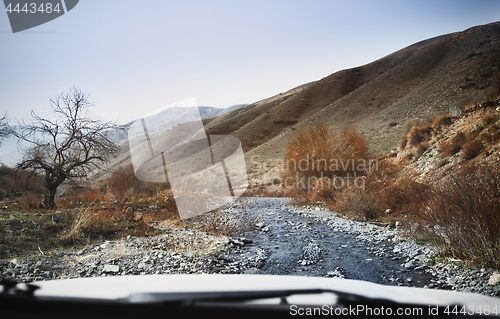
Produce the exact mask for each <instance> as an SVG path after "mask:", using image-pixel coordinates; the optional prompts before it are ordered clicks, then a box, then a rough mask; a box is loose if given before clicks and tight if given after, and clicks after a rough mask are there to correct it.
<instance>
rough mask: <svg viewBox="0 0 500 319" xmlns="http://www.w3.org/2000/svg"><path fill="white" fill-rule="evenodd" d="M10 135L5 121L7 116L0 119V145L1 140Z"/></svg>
mask: <svg viewBox="0 0 500 319" xmlns="http://www.w3.org/2000/svg"><path fill="white" fill-rule="evenodd" d="M9 135H10V128H9V124H8V121H7V114H4V116H2V117H0V144H2V140H3V139H4V138H6V137H7V136H9Z"/></svg>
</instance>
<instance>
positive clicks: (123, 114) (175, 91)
mask: <svg viewBox="0 0 500 319" xmlns="http://www.w3.org/2000/svg"><path fill="white" fill-rule="evenodd" d="M2 11H3V10H2ZM499 17H500V1H496V0H493V1H485V0H474V1H459V0H454V1H437V0H432V1H426V0H419V1H376V0H371V1H356V0H350V1H334V0H325V1H320V0H310V1H293V0H285V1H277V0H265V1H260V0H251V1H219V0H210V1H207V0H204V1H190V0H183V1H167V0H158V1H157V0H147V1H130V0H80V2H79V3H78V5H77V6H76V7H75V8H73V9H72V10H71V11H70V12H68V13H66V14H65V15H63V16H61V17H59V18H57V19H55V20H52V21H50V22H48V23H45V24H43V25H40V26H37V27H35V28H32V29H29V30H26V31H22V32H18V33H12V31H11V29H10V24H9V20H8V17H7V13H6V12H0V46H1V49H0V114H3V113H4V112H5V111H6V112H7V114H8V116H9V119H10V120H11V124H12V123H14V124H15V122H16V121H17V120H26V121H29V120H30V113H31V111H32V110H34V111H35V112H36V113H37V114H40V115H42V116H44V115H48V114H50V113H49V111H50V104H49V99H50V98H51V97H54V96H55V95H57V94H60V93H64V92H68V91H69V89H70V88H71V87H77V88H79V89H81V90H82V91H84V92H86V93H88V94H89V100H90V101H92V102H94V103H95V106H94V107H93V108H92V109H91V111H92V113H93V114H94V115H95V116H96V117H99V118H101V119H103V120H106V121H114V120H117V121H119V122H122V123H125V122H128V121H131V120H135V119H139V118H141V117H142V116H143V115H145V114H147V113H151V112H154V111H155V110H156V109H159V108H162V107H164V106H165V105H168V104H171V103H174V102H177V101H181V100H185V99H188V98H192V97H194V98H196V100H197V103H198V105H203V106H213V107H228V106H231V105H235V104H241V103H252V102H256V101H258V100H261V99H264V98H267V97H270V96H273V95H275V94H278V93H280V92H285V91H287V90H289V89H292V88H294V87H296V86H299V85H301V84H304V83H308V82H311V81H315V80H319V79H321V78H323V77H325V76H328V75H329V74H331V73H334V72H336V71H339V70H342V69H346V68H352V67H356V66H359V65H363V64H366V63H369V62H371V61H374V60H377V59H379V58H381V57H383V56H385V55H387V54H390V53H392V52H394V51H397V50H399V49H401V48H403V47H406V46H408V45H411V44H413V43H415V42H418V41H421V40H424V39H428V38H431V37H435V36H439V35H442V34H446V33H451V32H458V31H463V30H465V29H467V28H470V27H473V26H476V25H482V24H487V23H491V22H495V21H497V20H500V18H499ZM0 152H2V150H1V149H0Z"/></svg>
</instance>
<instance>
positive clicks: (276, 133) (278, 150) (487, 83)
mask: <svg viewBox="0 0 500 319" xmlns="http://www.w3.org/2000/svg"><path fill="white" fill-rule="evenodd" d="M499 65H500V22H496V23H492V24H488V25H484V26H478V27H473V28H470V29H468V30H465V31H463V32H457V33H452V34H448V35H443V36H439V37H435V38H432V39H428V40H424V41H421V42H418V43H415V44H413V45H410V46H408V47H406V48H404V49H401V50H399V51H397V52H394V53H392V54H390V55H387V56H385V57H383V58H381V59H379V60H376V61H374V62H372V63H369V64H367V65H363V66H359V67H356V68H353V69H348V70H342V71H339V72H336V73H333V74H331V75H329V76H327V77H325V78H323V79H320V80H318V81H315V82H311V83H307V84H304V85H302V86H299V87H297V88H294V89H291V90H289V91H287V92H283V93H280V94H278V95H275V96H273V97H270V98H267V99H265V100H262V101H259V102H256V103H253V104H250V105H247V106H244V107H241V108H238V109H235V110H232V111H230V112H227V113H225V114H222V115H220V116H218V117H216V118H212V119H208V120H205V121H204V122H205V129H206V131H207V133H208V134H211V135H217V134H223V135H227V134H229V135H234V136H236V137H238V138H239V139H240V140H241V142H242V145H243V149H244V151H245V154H246V158H247V168H248V173H249V177H250V179H251V185H261V184H267V183H270V182H271V181H272V179H273V178H275V177H279V176H280V172H279V170H280V169H281V167H280V165H279V162H280V160H281V158H282V155H283V151H284V149H285V147H286V144H287V143H288V141H290V139H291V138H292V137H293V136H294V135H295V134H297V133H298V132H301V131H303V130H305V129H308V128H309V127H310V126H311V125H315V124H319V123H324V124H326V125H327V126H329V127H330V128H331V129H333V130H334V131H340V130H343V129H344V128H346V127H348V126H355V127H356V128H357V130H358V132H360V133H361V134H364V135H365V136H366V138H367V140H368V142H369V145H370V148H371V150H372V151H375V152H386V151H388V150H389V149H391V148H394V147H395V146H396V145H397V143H398V141H399V140H400V139H401V136H403V135H404V134H406V130H407V129H408V128H407V127H408V125H407V124H408V123H409V122H413V121H414V120H415V119H425V118H427V117H433V116H434V115H436V114H438V113H444V112H447V111H448V109H449V106H450V105H453V106H455V107H458V108H461V109H464V108H465V107H466V106H468V105H473V104H474V103H477V102H479V101H482V100H486V99H488V98H493V97H496V96H498V93H500V70H499V68H498V67H499ZM125 149H126V151H127V152H126V153H127V154H126V155H125V154H124V155H123V156H120V157H119V158H118V159H117V162H116V163H114V164H113V166H115V165H122V164H126V163H129V162H130V158H129V154H128V149H127V148H126V147H125ZM118 162H119V163H118ZM181 162H182V163H180V165H188V164H187V163H188V161H181ZM183 163H184V164H183ZM264 164H265V165H264Z"/></svg>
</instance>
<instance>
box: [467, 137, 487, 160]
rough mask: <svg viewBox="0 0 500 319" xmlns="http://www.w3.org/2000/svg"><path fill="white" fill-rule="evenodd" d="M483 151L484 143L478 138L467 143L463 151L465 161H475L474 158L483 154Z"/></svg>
mask: <svg viewBox="0 0 500 319" xmlns="http://www.w3.org/2000/svg"><path fill="white" fill-rule="evenodd" d="M483 149H484V144H483V142H481V141H480V140H479V139H477V138H476V139H474V140H472V141H468V142H466V143H465V144H464V145H463V146H462V150H463V153H464V159H466V160H471V159H473V158H474V157H476V156H478V155H479V154H481V152H482V151H483Z"/></svg>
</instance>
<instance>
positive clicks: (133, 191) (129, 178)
mask: <svg viewBox="0 0 500 319" xmlns="http://www.w3.org/2000/svg"><path fill="white" fill-rule="evenodd" d="M105 185H106V186H107V189H108V192H109V193H108V194H110V195H112V196H114V197H116V198H118V199H127V198H128V199H131V198H133V197H137V196H138V195H140V194H144V195H146V196H149V197H151V196H156V195H158V194H161V193H162V191H164V190H166V189H170V186H169V184H168V183H149V182H143V181H141V180H139V179H137V177H136V176H135V172H134V167H133V166H132V164H130V165H127V166H120V167H119V168H117V169H116V170H114V171H113V173H112V174H111V177H109V178H108V179H107V180H106V181H105Z"/></svg>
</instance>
